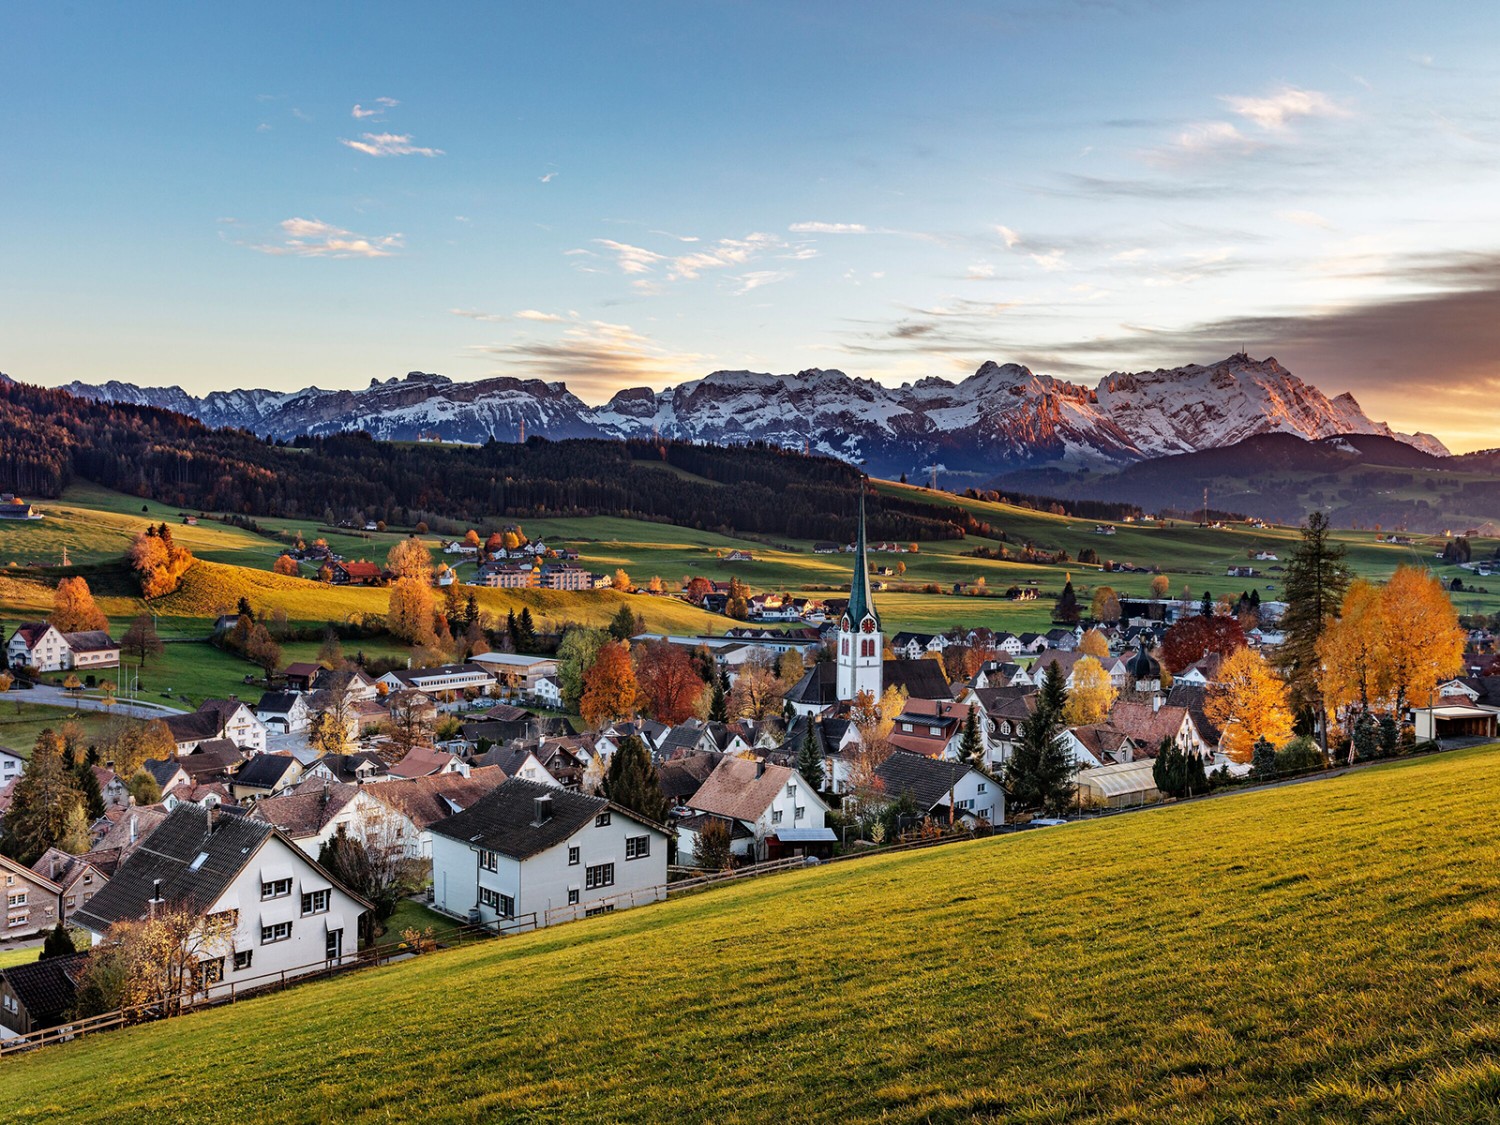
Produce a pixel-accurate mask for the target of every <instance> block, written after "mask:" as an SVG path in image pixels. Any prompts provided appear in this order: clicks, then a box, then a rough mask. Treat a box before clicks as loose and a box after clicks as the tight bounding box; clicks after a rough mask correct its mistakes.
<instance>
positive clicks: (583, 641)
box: [557, 625, 609, 711]
mask: <svg viewBox="0 0 1500 1125" xmlns="http://www.w3.org/2000/svg"><path fill="white" fill-rule="evenodd" d="M608 640H609V634H608V633H606V632H605V631H604V630H603V629H590V628H587V627H585V626H582V625H570V626H568V627H567V628H566V629H564V630H563V635H562V640H561V642H559V644H558V646H557V682H558V686H559V687H560V688H561V689H562V698H563V706H565V707H566V708H567V709H568V710H569V711H576V710H578V707H579V703H580V701H581V700H582V699H583V691H584V677H585V676H586V675H587V674H588V671H589V669H590V668H592V667H593V666H594V660H595V659H596V658H597V657H598V655H599V650H600V649H601V648H603V647H604V644H605V642H606V641H608Z"/></svg>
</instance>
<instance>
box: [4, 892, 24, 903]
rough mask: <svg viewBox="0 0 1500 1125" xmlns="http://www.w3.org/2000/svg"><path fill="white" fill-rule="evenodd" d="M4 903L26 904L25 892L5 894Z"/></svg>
mask: <svg viewBox="0 0 1500 1125" xmlns="http://www.w3.org/2000/svg"><path fill="white" fill-rule="evenodd" d="M5 905H6V906H25V905H26V892H25V891H17V892H16V893H15V894H13V895H6V896H5Z"/></svg>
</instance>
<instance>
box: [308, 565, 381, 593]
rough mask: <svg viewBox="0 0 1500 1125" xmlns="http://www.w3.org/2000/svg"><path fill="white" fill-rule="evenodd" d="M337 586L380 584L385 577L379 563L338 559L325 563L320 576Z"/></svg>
mask: <svg viewBox="0 0 1500 1125" xmlns="http://www.w3.org/2000/svg"><path fill="white" fill-rule="evenodd" d="M324 574H326V575H327V578H325V579H324V581H327V582H331V583H332V584H333V585H335V586H378V585H380V583H381V581H382V580H383V578H384V574H383V572H382V571H381V569H380V567H379V565H377V564H376V563H372V562H341V561H339V560H337V559H335V560H333V561H331V562H328V563H326V564H324V566H323V569H322V570H321V571H319V577H322V576H323V575H324Z"/></svg>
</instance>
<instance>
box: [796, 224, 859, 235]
mask: <svg viewBox="0 0 1500 1125" xmlns="http://www.w3.org/2000/svg"><path fill="white" fill-rule="evenodd" d="M787 230H789V231H791V232H792V233H793V234H869V233H870V228H869V227H867V226H865V225H864V223H793V224H792V225H791V226H789V227H787Z"/></svg>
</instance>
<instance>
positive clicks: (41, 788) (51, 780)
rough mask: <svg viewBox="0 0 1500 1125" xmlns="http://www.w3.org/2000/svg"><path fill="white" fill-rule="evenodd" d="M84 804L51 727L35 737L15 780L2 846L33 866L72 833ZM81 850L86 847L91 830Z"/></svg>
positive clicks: (1, 834) (0, 831)
mask: <svg viewBox="0 0 1500 1125" xmlns="http://www.w3.org/2000/svg"><path fill="white" fill-rule="evenodd" d="M83 807H84V799H83V793H82V792H81V791H80V789H79V788H78V780H77V778H76V777H74V775H73V773H72V771H70V770H69V769H68V768H67V766H66V765H64V764H63V755H62V739H60V738H59V737H58V735H57V733H56V732H55V731H53V730H52V729H51V728H50V727H49V728H47V729H46V730H43V731H42V732H41V734H39V735H38V736H37V740H36V746H35V748H34V749H33V750H32V752H31V760H30V761H28V762H27V763H26V768H25V769H24V770H23V771H22V773H21V776H20V777H19V778H17V779H16V780H15V782H14V783H13V788H12V789H11V801H10V809H9V811H8V812H7V813H6V815H5V821H4V825H3V829H0V851H3V852H4V853H5V854H6V855H8V856H10V857H11V858H12V859H15V860H17V861H19V862H20V863H22V864H25V865H27V866H30V865H31V864H33V863H35V862H36V861H37V859H39V858H40V857H41V854H42V853H43V852H45V851H46V850H47V849H48V848H50V847H55V846H59V845H60V843H61V842H63V841H64V840H65V839H66V838H67V837H68V836H69V834H70V830H73V829H74V828H75V827H76V821H77V819H78V817H79V816H80V815H82V813H83ZM70 821H72V822H74V823H72V824H70ZM86 827H87V822H85V828H86ZM83 850H84V851H87V850H88V840H87V832H85V838H84V841H83Z"/></svg>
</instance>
